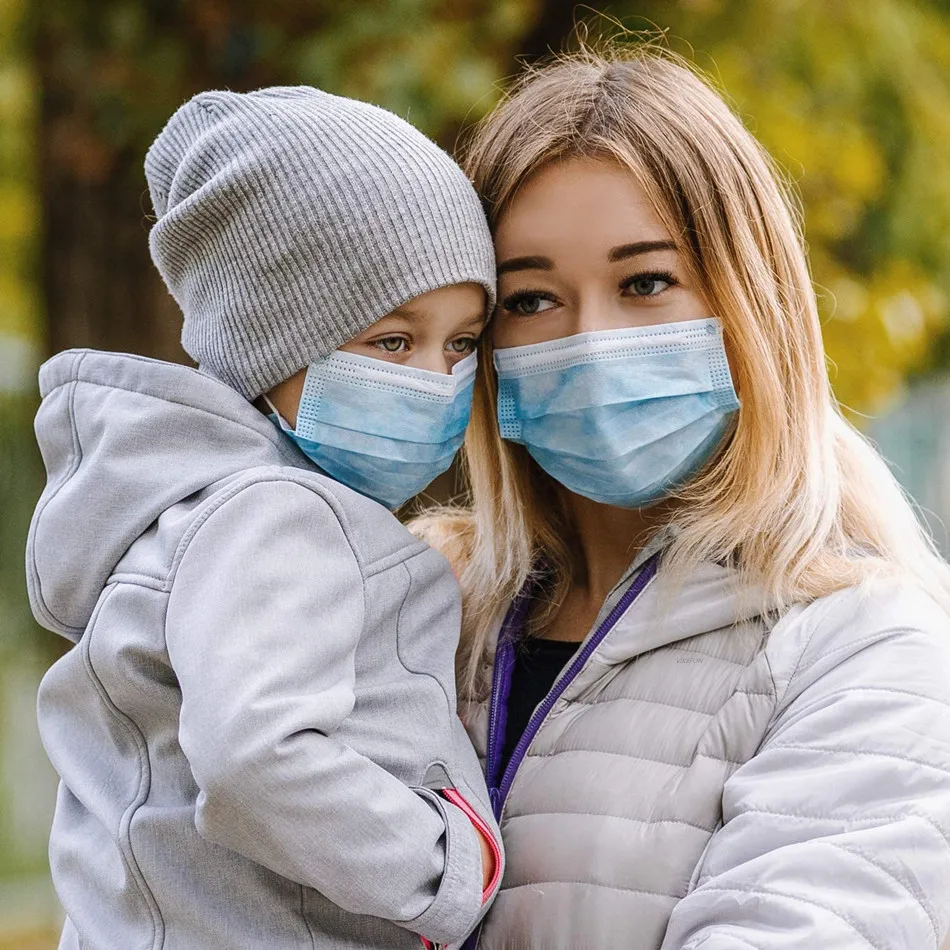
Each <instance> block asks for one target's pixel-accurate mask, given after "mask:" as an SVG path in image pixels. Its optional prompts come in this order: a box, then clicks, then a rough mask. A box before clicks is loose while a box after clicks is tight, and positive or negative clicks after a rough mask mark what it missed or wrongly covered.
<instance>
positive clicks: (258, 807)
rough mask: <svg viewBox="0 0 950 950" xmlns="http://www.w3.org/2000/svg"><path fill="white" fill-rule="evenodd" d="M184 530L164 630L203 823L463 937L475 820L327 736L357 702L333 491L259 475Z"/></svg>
mask: <svg viewBox="0 0 950 950" xmlns="http://www.w3.org/2000/svg"><path fill="white" fill-rule="evenodd" d="M185 543H186V547H185V550H184V554H183V555H182V556H181V558H180V562H179V566H178V570H177V574H176V575H175V579H174V583H173V586H172V592H171V595H170V599H169V606H168V614H167V619H166V638H167V645H168V652H169V657H170V659H171V662H172V665H173V667H174V669H175V671H176V674H177V676H178V679H179V683H180V686H181V718H180V724H179V741H180V743H181V747H182V750H183V751H184V754H185V756H186V757H187V759H188V762H189V764H190V766H191V770H192V773H193V775H194V778H195V782H196V783H197V786H198V789H199V794H198V801H197V813H196V824H197V828H198V831H199V833H200V834H201V835H202V836H203V837H205V838H206V839H208V840H210V841H212V842H214V843H215V844H218V845H221V846H223V847H225V848H229V849H231V850H233V851H236V852H238V853H240V854H242V855H244V856H245V857H247V858H249V859H250V860H252V861H254V862H256V863H258V864H262V865H264V866H265V867H267V868H270V869H271V870H272V871H274V872H276V873H277V874H280V875H282V876H283V877H286V878H289V879H290V880H293V881H296V882H298V883H300V884H303V885H306V886H307V887H311V888H315V889H316V890H318V891H320V892H321V893H322V894H324V895H325V896H326V897H328V898H329V899H330V900H332V901H333V902H334V903H336V904H337V905H339V906H340V907H342V908H344V909H345V910H347V911H350V912H351V913H355V914H370V915H373V916H377V917H382V918H385V919H387V920H390V921H393V922H395V923H397V924H399V925H401V926H403V927H405V928H406V929H409V930H412V931H413V932H415V933H419V934H422V935H423V936H425V937H427V938H429V939H430V940H434V941H436V942H445V943H449V942H453V941H455V940H458V939H460V938H461V937H464V936H465V934H466V933H467V932H468V931H469V930H470V929H471V928H472V927H473V926H474V925H475V922H476V921H477V919H478V916H479V914H480V913H481V856H480V849H479V842H478V838H477V835H476V832H475V830H474V829H473V828H472V826H471V823H470V822H469V821H468V819H467V818H465V816H464V814H463V813H462V812H461V811H460V810H459V809H456V808H454V807H453V806H451V805H449V804H448V803H447V802H444V801H442V800H440V799H439V798H438V797H437V796H436V795H434V794H431V793H429V792H427V791H425V790H421V789H420V790H413V789H410V788H409V787H408V786H407V785H405V784H403V783H402V782H401V781H399V780H398V779H397V778H395V777H394V776H392V775H391V774H389V773H388V772H386V771H385V770H384V769H383V768H381V767H380V766H378V765H376V764H374V763H373V762H371V761H370V760H368V759H367V758H365V757H363V756H361V755H359V754H357V753H356V752H355V751H354V750H353V749H351V748H349V747H348V746H347V745H345V744H344V743H342V742H341V741H339V739H338V738H336V736H335V734H336V733H337V730H338V728H339V726H340V724H341V723H342V722H343V721H344V719H346V718H347V716H349V714H350V712H351V711H352V709H353V706H354V702H355V694H354V680H355V672H354V655H355V651H356V647H357V642H358V640H359V638H360V635H361V631H362V625H363V615H364V606H363V580H362V572H361V568H360V565H359V563H358V561H357V559H356V556H355V555H354V552H353V550H352V549H351V547H350V544H349V542H348V539H347V536H346V534H345V532H344V530H343V527H342V525H341V523H340V520H339V518H338V517H337V515H336V514H335V512H334V510H333V508H332V507H331V505H330V503H329V502H328V501H327V500H325V499H323V498H322V497H321V496H320V495H318V494H316V493H315V492H314V491H313V490H311V489H310V488H308V487H306V486H303V485H300V484H298V483H296V482H292V481H280V480H275V481H267V482H256V483H253V484H251V485H249V486H246V487H243V488H242V489H241V490H239V491H237V492H236V494H234V495H233V497H231V498H230V499H229V500H227V501H225V502H224V503H223V504H221V505H220V506H218V507H217V508H216V509H215V510H214V512H213V513H211V514H210V516H208V517H207V518H206V519H205V520H204V521H203V522H202V523H201V524H200V526H199V527H197V530H195V532H194V534H193V536H192V537H191V539H190V540H189V541H187V542H185Z"/></svg>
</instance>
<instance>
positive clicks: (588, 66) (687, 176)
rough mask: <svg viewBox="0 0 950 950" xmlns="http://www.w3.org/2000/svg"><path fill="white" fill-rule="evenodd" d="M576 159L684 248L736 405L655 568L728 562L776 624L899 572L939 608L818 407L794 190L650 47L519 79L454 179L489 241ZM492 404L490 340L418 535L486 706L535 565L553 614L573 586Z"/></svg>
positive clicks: (933, 563) (587, 52)
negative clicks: (501, 644)
mask: <svg viewBox="0 0 950 950" xmlns="http://www.w3.org/2000/svg"><path fill="white" fill-rule="evenodd" d="M575 157H586V158H593V159H603V160H607V161H611V162H615V163H619V164H620V165H621V166H622V167H624V168H626V169H628V170H629V171H630V173H631V174H632V175H634V176H635V177H636V179H637V181H638V183H639V184H640V185H641V187H643V188H644V189H645V190H646V192H647V194H648V196H649V197H650V199H651V201H652V203H653V205H654V206H655V208H656V211H657V213H658V214H659V216H660V218H661V220H662V221H663V223H664V224H665V225H666V227H667V228H668V229H669V233H670V234H672V235H674V236H679V238H680V241H679V242H678V243H680V244H681V246H682V258H683V261H684V265H685V266H686V267H687V269H688V270H689V272H690V275H691V277H692V279H693V281H694V282H695V286H697V287H698V288H700V289H701V292H702V295H703V297H704V298H705V299H706V300H707V301H708V303H709V304H710V306H711V308H712V312H713V313H714V314H716V315H717V316H718V317H720V318H721V320H722V321H723V324H724V332H725V340H726V347H727V351H728V354H729V361H730V366H731V369H732V373H733V378H734V380H735V384H736V389H737V391H738V393H739V396H740V399H741V402H742V408H741V410H740V411H739V414H738V421H737V424H736V427H735V430H734V432H733V434H732V436H731V438H730V439H729V441H728V443H727V444H726V445H725V446H724V448H723V450H722V451H721V452H720V454H719V455H718V457H717V458H716V459H715V460H714V461H713V462H712V463H711V464H710V465H709V466H708V467H707V468H706V469H705V471H703V472H701V473H700V474H699V475H698V476H697V477H696V478H695V479H694V480H693V481H692V482H691V483H690V484H689V485H687V486H686V487H685V488H683V489H682V490H681V491H679V492H678V493H677V494H678V497H680V498H681V499H683V500H684V501H685V502H686V503H685V504H681V505H679V506H677V507H676V508H675V509H674V511H675V513H674V514H673V515H672V516H671V517H672V522H673V523H674V524H675V525H676V527H677V531H676V532H675V534H674V539H673V541H672V543H671V546H670V548H669V549H668V551H667V553H666V555H665V559H664V571H665V572H666V573H667V574H669V575H672V576H680V577H685V576H686V574H687V573H688V572H689V571H690V570H691V569H692V568H693V567H694V566H695V565H696V564H698V563H699V562H701V561H707V560H708V561H713V562H719V563H729V564H733V565H735V566H736V568H737V569H738V572H739V578H740V580H741V581H743V582H748V583H749V584H750V585H753V586H754V587H755V588H756V589H758V590H760V591H761V592H762V597H763V603H767V604H769V605H772V606H774V607H777V608H778V609H781V608H783V607H785V606H787V605H789V604H791V603H794V602H799V601H808V600H812V599H814V598H816V597H821V596H823V595H826V594H829V593H831V592H833V591H835V590H838V589H841V588H844V587H849V586H852V585H855V584H858V583H860V582H861V581H863V580H865V579H867V578H868V577H870V576H872V575H875V574H882V573H892V574H904V575H910V576H911V577H912V578H914V579H916V580H917V581H918V582H919V583H921V584H922V585H923V586H924V587H925V588H926V589H928V590H929V591H930V592H931V593H932V594H933V595H934V596H935V597H936V598H937V599H938V600H940V601H941V603H943V604H944V605H950V569H948V567H947V565H946V564H945V563H944V562H943V561H942V560H941V559H940V557H939V556H938V555H937V553H936V552H935V550H934V547H933V543H932V541H931V540H930V539H929V537H928V536H927V535H926V534H925V533H924V532H923V531H922V529H921V526H920V524H919V522H918V521H917V519H916V517H915V515H914V513H913V511H912V510H911V508H910V506H909V504H908V502H907V500H906V498H905V497H904V495H903V493H902V491H901V489H900V488H899V486H898V485H897V483H896V482H895V480H894V478H893V477H892V476H891V474H890V472H889V471H888V469H887V467H886V466H885V464H884V462H883V461H882V459H881V458H880V456H879V455H878V454H877V452H876V451H875V450H874V448H873V447H872V446H871V445H870V444H869V443H868V442H867V441H866V440H865V439H864V438H863V437H862V436H861V435H860V434H859V433H858V432H857V431H856V430H855V429H854V428H853V427H852V426H851V425H850V424H849V423H848V422H847V421H846V420H845V419H844V418H843V417H842V415H841V413H840V411H839V409H838V406H837V403H836V402H835V400H834V397H833V395H832V392H831V386H830V383H829V379H828V372H827V367H826V364H825V355H824V348H823V345H822V337H821V327H820V325H819V319H818V311H817V305H816V299H815V293H814V289H813V287H812V282H811V278H810V274H809V270H808V264H807V261H806V255H805V250H804V240H803V237H802V226H801V220H800V214H799V211H798V206H797V203H796V200H795V198H794V194H793V192H792V189H791V188H790V187H789V186H788V185H787V184H786V183H785V182H784V181H783V179H782V176H781V175H780V174H779V173H778V172H777V170H776V168H775V167H774V165H773V163H772V161H771V160H770V158H769V156H768V155H767V154H766V152H765V151H764V149H763V148H762V146H760V145H759V143H758V142H757V141H756V140H755V139H754V138H753V136H752V135H751V134H750V133H749V132H748V131H747V130H746V129H745V128H744V127H743V125H742V123H741V122H740V121H739V119H738V118H737V117H736V115H734V114H733V112H732V111H731V110H730V108H729V107H728V106H727V105H726V103H725V102H724V101H723V99H722V98H721V97H720V95H719V94H718V93H717V92H716V91H715V90H714V89H713V88H712V87H711V85H710V84H709V83H708V82H707V81H706V80H704V79H703V78H701V76H700V75H698V74H697V73H696V72H695V71H694V70H693V69H692V67H691V66H689V65H688V64H687V63H686V62H684V61H683V60H681V59H680V58H678V57H676V56H675V55H673V54H671V53H669V52H668V51H666V50H663V49H657V48H656V47H655V46H652V45H642V46H637V47H633V48H629V47H628V48H624V49H609V48H608V50H607V51H606V52H598V51H594V50H591V49H582V50H581V51H580V52H579V53H575V54H571V55H569V56H562V57H559V58H558V59H557V60H555V61H554V62H553V63H551V64H548V65H545V66H541V67H539V68H531V69H529V70H528V71H527V72H526V73H525V75H524V76H523V77H522V78H521V79H520V80H519V81H518V82H517V84H516V85H515V87H514V88H513V90H512V91H510V92H509V94H508V95H507V97H506V98H505V99H504V100H503V101H502V103H501V104H500V105H499V106H498V107H497V108H496V109H495V110H494V111H493V112H492V113H491V114H490V115H488V116H487V118H486V119H485V120H483V122H482V123H481V124H480V125H479V126H478V127H477V129H476V130H475V133H474V135H473V137H472V138H471V140H470V142H469V144H468V148H467V152H466V156H465V165H466V168H467V171H468V172H469V174H470V175H471V177H472V179H473V180H474V182H475V185H476V188H477V189H478V191H479V193H480V194H481V196H482V199H483V201H484V203H485V207H486V210H487V213H488V216H489V219H490V222H491V223H492V226H493V227H494V226H495V225H496V224H497V222H498V220H499V219H500V217H501V216H502V215H503V214H504V213H505V210H506V208H507V207H508V206H509V204H510V202H511V200H512V198H513V196H514V195H515V194H516V193H517V192H518V189H519V188H520V187H521V186H522V185H523V184H524V183H525V182H526V181H527V180H528V179H529V178H530V177H531V176H532V175H534V174H535V173H536V172H537V171H538V170H539V169H541V168H542V167H545V166H547V165H549V164H550V163H552V162H557V161H559V160H562V159H567V158H575ZM486 336H487V335H486ZM495 390H496V380H495V374H494V370H493V368H492V359H491V345H490V342H488V341H487V340H486V342H485V344H484V350H483V353H482V356H481V365H480V368H479V376H478V381H477V384H476V398H475V405H474V407H473V414H472V422H471V426H470V428H469V431H468V434H467V437H466V448H465V463H466V467H467V472H468V479H469V483H470V486H471V505H470V507H468V508H454V509H452V508H449V509H442V510H441V511H436V512H433V513H430V514H429V515H425V516H423V517H421V518H420V519H418V520H417V521H416V523H415V525H414V529H415V530H416V531H417V533H419V534H420V535H422V536H423V537H426V538H428V539H429V540H430V541H432V542H433V543H435V544H436V545H438V546H440V547H441V548H442V549H443V550H444V551H445V553H446V554H447V556H449V557H450V559H452V560H453V561H454V563H455V565H456V570H457V573H458V575H459V579H460V581H461V584H462V589H463V593H464V599H465V611H464V621H463V632H462V645H461V649H460V652H459V688H460V692H461V694H462V695H463V696H473V695H477V694H479V693H480V692H482V691H483V690H484V687H485V683H484V676H483V672H484V670H485V668H486V659H487V650H488V648H489V645H490V644H489V639H490V636H491V632H492V628H493V626H494V625H495V624H496V623H497V618H498V616H499V614H500V612H501V611H502V610H503V609H504V608H505V606H507V604H508V603H509V602H510V601H511V600H512V598H514V597H515V596H516V594H517V593H518V591H519V590H520V589H521V587H522V586H523V585H524V584H525V582H526V581H527V580H528V579H529V578H530V577H531V576H532V573H533V572H534V571H535V570H536V569H537V565H538V564H540V563H543V564H544V565H545V576H546V578H548V579H549V580H548V589H549V591H550V595H551V596H550V599H549V602H550V604H552V605H556V604H557V603H558V602H559V600H560V599H561V598H562V597H563V595H564V593H565V592H566V590H567V589H568V587H569V585H570V583H571V571H570V561H569V556H568V549H569V547H568V546H569V539H570V536H571V526H570V524H569V522H568V520H567V517H566V514H565V511H564V509H563V507H562V506H561V505H559V504H558V501H557V495H558V491H557V488H556V487H555V486H554V485H553V483H552V481H551V479H549V478H548V477H547V476H546V475H545V474H544V473H543V472H542V471H541V470H540V469H539V468H538V467H537V466H536V465H535V464H534V463H533V461H532V460H531V459H530V457H529V456H528V455H527V453H526V452H525V451H524V450H523V448H522V447H521V446H517V445H512V444H510V443H506V442H504V441H502V439H501V438H500V436H499V433H498V426H497V423H496V419H495Z"/></svg>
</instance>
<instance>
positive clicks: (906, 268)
mask: <svg viewBox="0 0 950 950" xmlns="http://www.w3.org/2000/svg"><path fill="white" fill-rule="evenodd" d="M608 17H610V18H613V19H608ZM579 19H580V20H584V21H587V22H589V23H590V24H591V29H592V30H593V31H594V32H595V33H604V32H606V33H608V34H610V33H614V32H616V31H617V30H618V28H620V27H621V26H622V27H625V28H627V29H631V30H639V31H642V30H652V31H661V32H663V33H664V34H665V35H666V37H667V42H668V43H669V45H670V46H671V47H672V48H673V49H675V50H677V51H678V52H681V53H684V54H685V55H687V56H689V57H690V58H692V59H693V60H694V61H696V62H697V63H698V64H699V65H700V66H701V67H703V68H704V69H706V70H707V71H709V72H710V73H711V74H712V75H713V76H714V77H715V78H716V80H717V81H718V82H719V83H720V84H721V86H722V88H723V89H724V90H725V91H726V93H727V94H728V96H729V97H730V99H731V101H732V102H733V103H734V104H735V105H736V107H737V108H738V110H739V111H740V113H741V114H742V116H743V117H744V119H745V121H746V122H747V123H748V125H749V127H750V128H751V129H752V130H753V131H754V132H755V133H756V134H757V135H758V136H759V137H760V139H761V140H762V141H763V142H764V143H765V145H766V146H767V147H768V148H769V149H770V150H771V152H772V154H773V155H774V156H775V157H776V158H777V159H778V161H779V163H780V164H781V165H782V166H783V167H784V168H785V169H786V171H787V173H788V175H789V176H790V177H791V178H792V179H793V180H794V181H795V182H796V183H797V185H798V188H799V190H800V192H801V195H802V200H803V203H804V207H805V213H806V220H807V237H808V242H809V246H810V250H811V259H812V263H813V268H814V275H815V281H816V284H817V287H818V290H819V294H820V297H821V303H822V313H823V317H824V331H825V339H826V343H827V349H828V355H829V360H830V366H831V371H832V375H833V380H834V384H835V389H836V392H837V395H838V397H839V399H840V400H841V402H842V403H843V404H844V405H845V406H846V407H847V408H848V411H849V413H851V414H852V417H853V418H855V419H856V420H857V421H858V423H859V424H860V425H862V426H863V427H864V428H866V429H868V430H869V431H870V432H871V434H872V436H873V437H874V438H875V439H877V441H878V442H879V444H880V445H881V446H882V448H883V449H884V451H885V454H886V455H887V456H888V458H889V459H890V460H891V462H892V464H893V465H894V466H895V470H896V471H897V473H898V475H899V477H900V478H901V479H902V480H903V482H904V484H905V486H906V487H907V488H908V490H909V491H910V493H911V494H912V495H913V497H914V498H915V499H916V500H917V501H918V502H919V504H920V506H921V511H922V517H924V518H926V519H927V520H928V521H929V522H930V525H931V527H932V530H933V531H934V534H935V536H936V538H937V542H938V544H939V545H940V546H941V547H942V548H943V549H944V550H945V551H946V549H947V534H946V531H945V529H944V527H943V519H944V518H948V517H950V478H948V476H950V146H948V143H950V0H861V2H860V3H858V2H855V0H664V2H652V0H623V2H616V3H610V4H606V3H592V4H591V5H588V6H577V5H575V4H574V3H570V2H568V3H566V2H562V0H496V2H489V0H346V2H340V0H0V950H12V948H16V950H34V948H51V947H53V946H55V933H56V931H57V929H58V927H59V914H60V912H59V910H58V908H57V904H56V901H55V897H54V895H53V892H52V888H51V886H50V884H49V879H48V870H47V864H46V838H47V830H48V826H49V819H50V814H51V811H52V805H53V798H54V795H55V782H54V776H53V774H52V772H51V769H50V768H49V766H48V764H47V763H46V759H45V756H44V754H43V752H42V748H41V747H40V744H39V740H38V737H37V734H36V727H35V722H34V696H35V691H36V685H37V683H38V681H39V678H40V676H41V675H42V673H43V670H44V669H45V668H46V667H47V666H48V664H49V663H50V661H51V660H52V659H54V658H55V657H56V656H57V655H58V654H59V652H60V651H61V650H62V649H63V648H64V643H62V642H58V641H57V638H56V637H55V636H54V635H52V634H49V633H47V632H45V631H42V630H40V629H39V628H37V627H36V625H35V624H34V622H33V621H32V618H31V616H30V613H29V608H28V605H27V603H26V597H25V588H24V578H23V568H22V561H23V543H24V538H25V535H26V529H27V525H28V522H29V516H30V512H31V510H32V507H33V504H34V502H35V500H36V497H37V496H38V494H39V492H40V489H41V487H42V469H41V466H40V463H39V458H38V455H37V452H36V449H35V445H34V442H33V438H32V433H31V428H30V426H31V418H32V415H33V413H34V411H35V408H36V404H37V393H36V386H35V379H36V369H37V366H38V365H39V363H40V362H41V360H42V359H43V358H44V357H45V356H46V355H48V354H50V353H52V352H55V351H57V350H60V349H63V348H65V347H70V346H93V347H102V348H107V349H115V350H126V351H132V352H136V353H144V354H147V355H150V356H158V357H162V358H166V359H173V360H179V359H184V354H183V353H182V352H181V351H180V348H179V344H178V334H179V330H180V322H179V318H178V315H177V313H176V309H175V306H174V304H173V302H172V301H171V299H170V298H169V297H168V296H167V294H166V293H165V290H164V288H163V287H162V285H161V282H160V280H159V279H158V277H157V275H156V274H155V272H154V271H153V269H152V267H151V264H150V262H149V259H148V253H147V240H146V235H147V231H148V227H149V223H150V213H151V208H150V206H149V203H148V197H147V193H146V191H145V182H144V177H143V173H142V159H143V156H144V153H145V150H146V148H147V147H148V144H149V143H150V141H151V140H152V138H153V137H154V136H155V134H156V133H157V132H158V131H159V129H160V128H161V126H162V124H163V122H164V121H165V119H167V117H168V116H169V115H170V114H171V113H172V112H173V111H174V109H175V108H176V107H177V106H178V105H179V104H180V103H181V102H183V101H184V100H185V99H187V98H188V97H189V96H191V95H192V94H193V93H195V92H197V91H199V90H201V89H206V88H211V87H219V88H220V87H227V88H230V89H234V90H248V89H252V88H257V87H259V86H262V85H269V84H274V83H309V84H313V85H317V86H321V87H323V88H325V89H328V90H330V91H332V92H337V93H341V94H344V95H351V96H357V97H360V98H365V99H370V100H372V101H374V102H377V103H379V104H381V105H385V106H387V107H389V108H391V109H393V110H395V111H396V112H398V113H399V114H401V115H403V116H404V117H406V118H408V119H409V120H410V121H412V122H414V123H415V124H416V125H418V126H419V127H420V128H422V129H423V130H425V131H426V132H428V133H429V134H430V135H432V136H433V137H435V138H436V139H438V141H440V142H441V143H442V144H443V145H444V146H445V147H447V148H449V149H450V150H451V149H452V148H453V147H454V145H455V143H456V141H457V139H458V136H459V133H460V131H461V130H462V129H464V127H465V126H466V125H468V124H469V123H471V122H473V121H474V120H476V119H478V118H479V116H481V115H482V114H484V113H485V112H486V111H487V110H488V109H490V108H491V106H492V105H493V103H494V102H495V101H496V100H497V98H498V95H499V89H500V84H501V83H502V82H503V80H504V79H505V78H506V77H508V76H511V75H512V74H513V73H515V72H516V71H517V69H518V64H519V61H525V60H527V61H533V60H535V59H537V58H538V57H540V56H543V55H545V54H546V53H548V52H549V51H550V50H559V49H562V48H564V45H565V39H566V38H567V37H568V36H569V35H570V34H571V33H572V30H573V27H574V25H575V22H576V21H577V20H579ZM443 487H444V486H443ZM76 517H77V518H82V517H83V512H82V511H81V510H77V512H76Z"/></svg>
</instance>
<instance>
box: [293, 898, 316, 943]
mask: <svg viewBox="0 0 950 950" xmlns="http://www.w3.org/2000/svg"><path fill="white" fill-rule="evenodd" d="M297 887H299V888H300V916H301V917H302V918H303V922H304V926H305V927H306V928H307V933H308V934H310V947H311V950H317V938H316V936H315V935H314V932H313V928H312V927H311V926H310V921H309V919H308V918H307V901H306V898H305V896H304V887H303V884H298V885H297Z"/></svg>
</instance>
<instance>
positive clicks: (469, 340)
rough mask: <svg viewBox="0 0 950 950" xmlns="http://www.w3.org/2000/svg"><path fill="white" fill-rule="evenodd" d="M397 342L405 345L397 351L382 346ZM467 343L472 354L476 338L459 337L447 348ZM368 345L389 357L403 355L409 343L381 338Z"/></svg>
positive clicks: (402, 339)
mask: <svg viewBox="0 0 950 950" xmlns="http://www.w3.org/2000/svg"><path fill="white" fill-rule="evenodd" d="M393 342H398V343H402V344H405V345H404V346H401V347H399V348H398V349H395V350H391V349H389V348H388V347H386V346H385V345H384V344H386V343H393ZM462 342H464V343H467V344H468V348H467V349H468V352H469V353H472V352H474V351H475V348H476V347H477V346H478V337H473V336H472V337H459V338H458V339H455V340H450V341H449V343H448V346H449V347H451V346H452V345H453V344H454V343H462ZM370 344H371V345H372V346H375V347H376V348H377V349H379V350H382V351H383V352H384V353H389V354H391V355H396V354H398V353H405V352H406V351H407V349H408V344H409V341H408V340H407V339H406V338H405V337H404V336H382V337H379V339H376V340H371V341H370ZM454 352H455V353H461V352H463V351H462V350H454Z"/></svg>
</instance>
